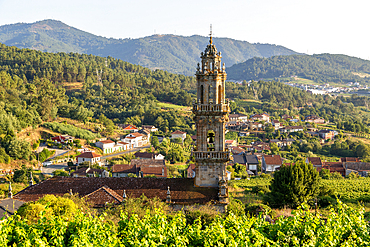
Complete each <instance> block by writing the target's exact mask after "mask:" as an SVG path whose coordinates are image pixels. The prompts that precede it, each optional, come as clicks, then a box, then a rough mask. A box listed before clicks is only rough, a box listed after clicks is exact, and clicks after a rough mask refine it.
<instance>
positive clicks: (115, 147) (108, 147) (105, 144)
mask: <svg viewBox="0 0 370 247" xmlns="http://www.w3.org/2000/svg"><path fill="white" fill-rule="evenodd" d="M95 146H97V147H98V148H101V150H103V153H104V154H110V153H114V152H121V151H125V150H128V149H129V147H130V145H129V143H127V142H121V141H119V142H117V143H115V142H114V141H112V140H105V141H98V142H96V143H95Z"/></svg>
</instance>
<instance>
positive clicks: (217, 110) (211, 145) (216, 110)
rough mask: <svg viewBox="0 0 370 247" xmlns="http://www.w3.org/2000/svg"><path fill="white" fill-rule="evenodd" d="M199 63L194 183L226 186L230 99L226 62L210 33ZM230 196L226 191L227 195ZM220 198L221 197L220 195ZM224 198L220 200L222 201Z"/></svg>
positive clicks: (228, 154)
mask: <svg viewBox="0 0 370 247" xmlns="http://www.w3.org/2000/svg"><path fill="white" fill-rule="evenodd" d="M200 58H201V59H202V61H201V64H199V63H198V68H197V72H196V74H195V75H196V78H197V100H196V102H193V113H194V115H195V117H194V121H195V125H196V128H197V146H196V150H194V151H193V155H194V158H195V161H196V165H195V169H196V176H195V186H200V187H219V188H220V196H222V194H225V192H224V193H221V188H225V184H227V183H226V181H225V180H226V164H227V162H228V161H230V152H229V151H228V150H226V148H225V123H226V122H228V113H229V111H230V110H229V109H230V108H229V102H228V101H226V100H225V80H226V72H225V64H223V65H221V52H217V49H216V46H215V45H214V44H213V41H212V34H211V35H210V39H209V44H208V45H207V47H206V49H205V51H204V52H202V53H201V56H200ZM224 196H226V197H227V191H226V195H224ZM220 199H221V198H220ZM220 201H221V200H220Z"/></svg>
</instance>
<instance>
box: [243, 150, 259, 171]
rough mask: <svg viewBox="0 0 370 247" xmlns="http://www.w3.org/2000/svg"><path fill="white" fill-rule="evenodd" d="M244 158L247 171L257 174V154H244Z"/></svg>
mask: <svg viewBox="0 0 370 247" xmlns="http://www.w3.org/2000/svg"><path fill="white" fill-rule="evenodd" d="M245 159H246V164H247V169H248V170H249V171H251V172H253V173H254V175H257V174H258V165H259V161H258V158H257V155H254V154H253V155H246V156H245Z"/></svg>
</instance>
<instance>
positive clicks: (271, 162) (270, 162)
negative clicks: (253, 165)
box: [263, 155, 283, 165]
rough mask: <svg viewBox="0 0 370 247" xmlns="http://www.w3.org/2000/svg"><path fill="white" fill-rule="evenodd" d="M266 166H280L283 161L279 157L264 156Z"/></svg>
mask: <svg viewBox="0 0 370 247" xmlns="http://www.w3.org/2000/svg"><path fill="white" fill-rule="evenodd" d="M263 157H264V158H265V162H266V165H281V164H282V163H283V160H282V159H281V157H280V155H264V156H263Z"/></svg>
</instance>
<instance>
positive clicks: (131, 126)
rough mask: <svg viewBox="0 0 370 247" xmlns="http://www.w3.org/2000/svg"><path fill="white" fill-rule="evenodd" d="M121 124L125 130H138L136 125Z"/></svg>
mask: <svg viewBox="0 0 370 247" xmlns="http://www.w3.org/2000/svg"><path fill="white" fill-rule="evenodd" d="M121 126H122V127H121V128H122V129H123V130H137V128H136V126H135V125H131V124H125V125H121Z"/></svg>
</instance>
